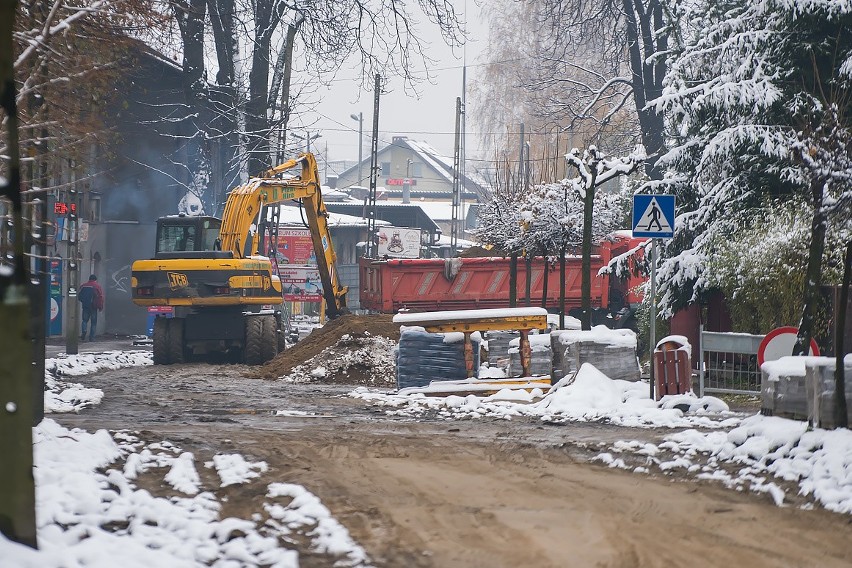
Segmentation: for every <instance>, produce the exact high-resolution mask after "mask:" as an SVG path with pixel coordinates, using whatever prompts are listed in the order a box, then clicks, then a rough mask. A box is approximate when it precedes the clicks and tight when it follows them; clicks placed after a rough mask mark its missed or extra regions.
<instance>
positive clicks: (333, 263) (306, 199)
mask: <svg viewBox="0 0 852 568" xmlns="http://www.w3.org/2000/svg"><path fill="white" fill-rule="evenodd" d="M299 165H301V167H302V171H301V175H299V176H296V177H289V178H277V177H274V176H279V175H281V174H284V173H286V172H289V171H290V170H292V169H293V168H296V167H297V166H299ZM290 199H301V200H302V204H303V206H304V211H305V217H306V219H307V222H308V228H309V229H310V232H311V240H312V241H313V247H314V253H315V256H316V258H317V269H318V271H319V276H320V280H321V282H322V288H323V295H324V297H325V301H326V308H327V313H328V315H329V317H336V316H338V315H340V314H342V313H346V311H347V309H346V291H347V288H346V287H345V286H342V285H341V284H340V280H339V276H338V274H337V255H336V253H335V252H334V246H333V245H332V242H331V233H330V232H329V230H328V210H327V209H326V207H325V203H323V200H322V192H321V190H320V183H319V170H318V168H317V163H316V159H315V158H314V156H313V154H309V153H308V154H301V155H300V156H299V157H298V158H294V159H292V160H288V161H287V162H284V163H283V164H280V165H278V166H275V167H274V168H272V169H270V170H267V171H266V172H264V174H263V176H262V177H259V178H252V179H250V180H249V181H248V183H246V184H245V185H242V186H239V187H237V188H235V189H233V190H232V191H231V192H230V193H229V194H228V200H227V202H226V203H225V212H224V215H223V217H222V228H221V229H220V231H219V241H220V245H221V248H222V250H225V251H232V252H233V254H234V258H243V256H244V250H245V239H248V238H249V236H248V234H249V229H250V228H251V225H252V224H253V223H256V222H257V220H258V215H259V214H260V212H261V211H262V210H263V206H264V205H273V204H276V203H281V202H283V201H287V200H290ZM254 246H255V244H254V243H252V247H254ZM251 252H252V253H255V251H254V250H252V251H251Z"/></svg>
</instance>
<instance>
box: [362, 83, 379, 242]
mask: <svg viewBox="0 0 852 568" xmlns="http://www.w3.org/2000/svg"><path fill="white" fill-rule="evenodd" d="M381 89H382V78H381V77H380V76H379V74H378V73H376V86H375V95H374V99H373V140H372V141H371V143H370V194H369V195H368V196H367V249H366V250H365V254H366V255H367V258H373V257H374V253H375V250H376V249H375V246H376V245H375V237H376V183H377V181H378V179H377V178H378V175H379V96H380V94H381V92H380V91H381Z"/></svg>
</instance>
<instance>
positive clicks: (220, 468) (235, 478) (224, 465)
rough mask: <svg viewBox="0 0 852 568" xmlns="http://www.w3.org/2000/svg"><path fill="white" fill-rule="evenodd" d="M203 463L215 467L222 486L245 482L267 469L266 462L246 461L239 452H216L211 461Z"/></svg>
mask: <svg viewBox="0 0 852 568" xmlns="http://www.w3.org/2000/svg"><path fill="white" fill-rule="evenodd" d="M204 465H205V467H215V468H216V472H217V473H218V474H219V479H221V480H222V487H227V486H229V485H237V484H240V483H246V482H247V481H249V480H250V479H254V478H257V477H260V474H261V473H266V470H267V469H269V466H268V465H267V464H266V462H255V463H251V462H247V461H246V460H245V459H244V458H243V456H241V455H240V454H217V455H215V456H213V461H209V462H205V463H204Z"/></svg>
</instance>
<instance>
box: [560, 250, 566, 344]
mask: <svg viewBox="0 0 852 568" xmlns="http://www.w3.org/2000/svg"><path fill="white" fill-rule="evenodd" d="M565 252H566V247H565V243H564V242H563V243H562V248H561V249H560V250H559V329H565Z"/></svg>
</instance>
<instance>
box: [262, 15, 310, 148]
mask: <svg viewBox="0 0 852 568" xmlns="http://www.w3.org/2000/svg"><path fill="white" fill-rule="evenodd" d="M303 21H304V20H303V19H300V20H297V21H296V23H294V24H290V25H289V26H287V37H286V39H285V44H284V50H283V51H282V52H281V54H280V56H279V58H278V61H276V62H275V71H274V72H273V74H272V89H271V90H270V93H269V106H270V108H274V107H275V106H276V103H277V105H278V108H279V110H280V113H281V114H280V118H279V122H278V125H277V128H278V130H279V131H280V132H281V136H280V141H279V148H278V157H277V160H276V161H277V162H282V161H284V160H285V159H286V156H284V148H286V145H287V125H288V124H289V123H290V111H291V110H292V104H291V103H290V83H291V80H292V77H293V45H294V44H295V43H296V32H298V31H299V27H300V26H301V25H302V22H303ZM279 97H280V98H279Z"/></svg>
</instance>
